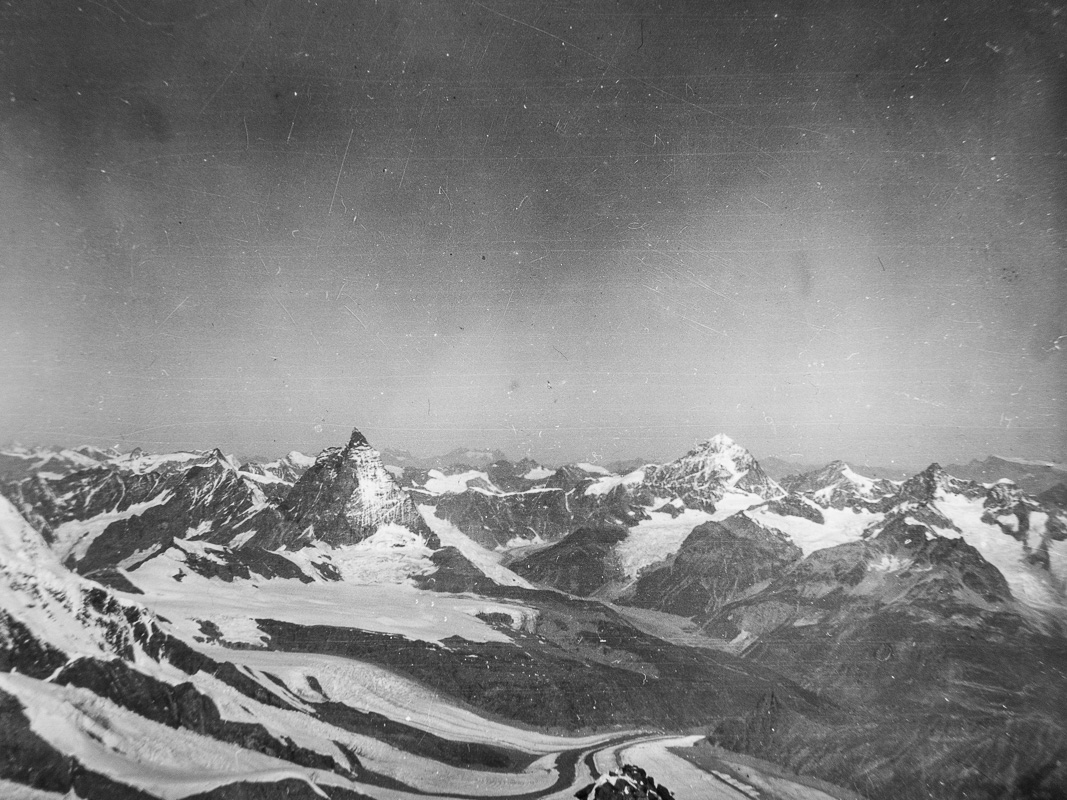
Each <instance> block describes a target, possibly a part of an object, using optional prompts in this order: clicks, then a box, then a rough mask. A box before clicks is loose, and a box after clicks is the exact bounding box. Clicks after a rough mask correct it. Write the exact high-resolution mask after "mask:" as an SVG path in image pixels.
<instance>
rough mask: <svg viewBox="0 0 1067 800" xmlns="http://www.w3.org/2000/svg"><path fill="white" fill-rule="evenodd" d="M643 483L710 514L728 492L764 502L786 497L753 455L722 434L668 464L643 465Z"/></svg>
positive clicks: (783, 491)
mask: <svg viewBox="0 0 1067 800" xmlns="http://www.w3.org/2000/svg"><path fill="white" fill-rule="evenodd" d="M644 484H645V485H646V486H647V487H648V488H650V489H651V490H652V491H654V492H657V493H659V494H663V495H666V496H669V497H679V498H681V499H682V501H683V502H685V504H686V505H687V506H689V507H690V508H703V509H704V510H707V511H709V512H712V511H714V510H715V504H716V503H718V502H719V501H720V500H722V498H723V495H724V494H725V493H726V492H727V491H734V492H748V493H750V494H756V495H759V496H760V497H762V498H764V499H767V500H770V499H773V498H775V497H781V496H783V495H784V494H785V490H784V489H782V487H781V486H779V485H778V483H777V482H775V481H774V480H772V479H771V478H769V477H768V476H767V474H766V473H765V472H764V471H763V469H762V468H761V467H760V465H759V463H758V462H757V461H756V459H755V458H753V456H752V454H751V453H749V452H748V451H747V450H745V448H743V447H741V446H740V445H739V444H737V443H735V442H734V441H733V440H732V439H731V438H730V437H729V436H726V435H725V434H718V435H717V436H714V437H712V438H711V439H708V440H707V441H706V442H704V443H702V444H700V445H698V446H697V447H694V448H693V449H692V450H690V451H689V452H688V453H686V454H685V455H684V456H682V457H681V458H678V459H676V460H675V461H672V462H670V463H668V464H659V465H657V464H650V465H648V466H646V467H645V468H644Z"/></svg>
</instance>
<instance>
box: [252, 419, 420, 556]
mask: <svg viewBox="0 0 1067 800" xmlns="http://www.w3.org/2000/svg"><path fill="white" fill-rule="evenodd" d="M250 524H251V525H252V526H253V527H255V526H261V527H262V529H260V530H256V532H255V533H254V534H253V535H252V537H251V538H250V539H249V540H248V544H250V545H253V546H258V547H264V548H267V549H275V548H277V547H279V546H285V547H288V548H293V547H294V545H296V544H297V543H298V542H302V541H312V540H314V541H321V542H324V543H326V544H328V545H333V546H338V545H347V544H357V543H358V542H361V541H363V540H364V539H366V538H368V537H370V536H372V535H373V534H374V533H375V532H376V531H377V530H378V529H379V528H381V527H382V526H383V525H399V526H402V527H405V528H408V529H409V530H411V531H412V532H413V533H415V534H417V535H419V536H421V537H422V538H424V539H425V540H426V542H427V544H428V545H429V546H430V547H436V546H437V539H436V537H435V536H434V534H433V532H432V531H431V530H430V529H429V528H428V527H427V525H426V523H425V521H423V518H422V516H421V515H420V514H419V512H418V510H417V509H416V508H415V504H414V503H413V502H412V500H411V498H410V497H409V496H408V494H407V493H406V492H405V491H404V490H403V489H401V488H400V486H399V485H398V484H397V482H396V480H395V479H394V478H393V476H392V475H391V474H390V473H389V471H388V470H386V468H385V465H384V464H382V459H381V456H380V455H379V453H378V451H376V450H375V449H374V448H372V447H371V446H370V443H369V442H368V441H367V439H366V437H364V436H363V434H362V433H360V432H359V431H358V430H354V431H353V432H352V436H351V437H350V439H349V441H348V444H347V445H345V446H344V447H331V448H327V449H326V450H323V451H322V453H320V454H319V456H318V458H316V459H315V463H314V464H313V465H312V466H310V467H308V469H307V470H306V471H305V472H304V473H303V475H301V476H300V479H299V480H297V482H296V483H295V484H294V485H293V488H292V490H291V491H290V492H289V493H288V495H286V497H285V500H283V501H282V502H281V503H280V504H279V506H278V508H277V511H276V512H275V511H274V509H271V510H270V511H268V512H267V513H264V514H261V515H260V518H259V519H257V520H255V521H253V522H251V523H250Z"/></svg>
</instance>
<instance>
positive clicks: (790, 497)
mask: <svg viewBox="0 0 1067 800" xmlns="http://www.w3.org/2000/svg"><path fill="white" fill-rule="evenodd" d="M763 507H764V508H766V509H767V510H768V511H770V512H771V513H774V514H780V515H782V516H783V517H801V518H803V519H807V520H811V521H812V522H815V523H817V524H819V525H824V524H825V523H826V518H825V517H824V516H823V515H822V512H821V511H819V509H818V508H817V507H816V506H815V505H813V504H812V503H810V502H807V501H805V500H804V499H803V498H801V497H798V496H797V495H795V494H787V495H786V496H785V497H780V498H778V499H777V500H771V501H770V502H769V503H766V504H765V505H764V506H763Z"/></svg>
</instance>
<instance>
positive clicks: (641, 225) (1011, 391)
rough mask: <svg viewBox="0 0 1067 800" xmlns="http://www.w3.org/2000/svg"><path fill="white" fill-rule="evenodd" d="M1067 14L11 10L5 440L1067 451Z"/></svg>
mask: <svg viewBox="0 0 1067 800" xmlns="http://www.w3.org/2000/svg"><path fill="white" fill-rule="evenodd" d="M1065 25H1067V7H1065V6H1064V5H1063V4H1062V3H1059V2H1053V3H1046V2H1018V3H1010V2H1003V1H1002V0H995V1H994V0H949V2H921V3H908V4H903V3H899V4H898V3H894V2H892V1H890V2H885V0H878V1H877V2H873V1H871V2H867V1H865V0H855V1H850V2H844V0H821V1H820V2H816V1H814V0H813V1H811V2H806V1H804V0H794V1H793V2H784V0H782V1H781V2H777V1H776V0H754V1H753V0H734V1H732V2H713V1H712V0H700V1H699V2H696V1H694V2H681V1H679V2H670V3H668V2H663V3H655V2H648V1H647V0H628V1H627V2H606V1H604V0H585V1H583V2H562V1H561V0H556V1H555V2H542V1H541V0H521V1H520V0H456V1H455V2H447V1H446V0H441V2H415V1H414V0H377V2H374V1H373V0H337V2H327V1H326V0H285V1H283V0H270V1H269V2H268V0H152V2H148V1H147V0H145V1H144V2H137V0H123V1H122V2H121V3H120V2H118V0H82V2H80V3H79V2H78V1H77V0H69V2H67V1H64V2H46V1H45V0H22V2H18V3H8V4H5V6H4V7H3V8H2V9H0V71H2V73H0V78H2V82H0V86H2V90H0V92H2V93H0V235H2V239H0V242H2V245H3V246H2V248H0V376H2V380H0V441H2V442H10V441H17V442H20V443H22V444H25V445H34V444H61V445H67V446H73V445H78V444H95V445H117V446H118V447H119V448H120V449H122V450H129V449H131V448H133V447H137V446H140V447H143V448H145V449H147V450H150V451H157V452H158V451H167V450H174V449H183V448H184V449H194V448H195V449H202V448H210V447H214V446H218V447H221V448H222V449H223V450H226V451H228V452H234V453H237V454H240V455H244V456H251V455H257V456H263V457H275V456H278V455H281V454H284V453H286V452H288V451H289V450H292V449H296V450H300V451H303V452H307V453H315V452H317V451H318V450H320V449H322V448H323V447H327V446H332V445H337V444H342V443H344V441H346V440H347V436H348V433H349V431H350V430H351V429H352V428H353V427H358V428H359V429H361V430H362V431H363V432H364V433H365V434H366V435H367V436H368V437H369V438H370V440H371V442H372V443H373V444H375V445H376V446H377V447H379V448H385V447H391V448H404V449H408V450H411V451H412V452H414V453H415V454H418V455H433V454H438V453H443V452H445V451H447V450H449V449H452V448H454V447H457V446H468V447H492V448H500V449H502V450H504V451H505V452H506V453H508V454H509V455H510V456H512V457H514V458H518V457H520V456H527V455H528V456H532V457H534V458H538V459H540V460H542V461H545V462H549V463H560V462H563V461H573V460H594V461H607V460H611V459H618V458H631V457H640V458H647V459H649V460H665V459H670V458H674V457H676V456H678V455H680V454H681V453H683V452H685V451H686V450H687V449H689V448H690V447H692V446H693V445H694V443H696V442H698V441H700V440H703V439H706V438H708V437H710V436H712V435H714V434H716V433H719V432H724V433H727V434H729V435H730V436H731V437H733V438H734V439H735V440H736V441H738V442H739V443H741V444H743V445H744V446H746V447H747V448H748V449H749V450H751V451H752V452H753V453H755V454H756V455H757V457H759V456H772V455H773V456H777V457H780V458H786V459H792V460H795V461H801V462H805V463H825V462H826V461H829V460H831V459H834V458H844V459H846V460H849V461H850V462H852V463H855V464H865V463H866V464H872V465H884V466H893V465H896V466H906V467H916V468H921V467H922V466H925V465H926V464H928V463H930V462H931V461H939V462H941V463H943V464H947V463H953V462H955V463H960V462H965V461H967V460H969V459H971V458H981V457H984V456H985V455H986V454H990V453H996V454H999V455H1003V456H1008V457H1020V458H1034V459H1042V460H1049V461H1057V462H1061V461H1067V429H1065V427H1064V418H1065V412H1067V372H1065V369H1064V350H1067V302H1065V301H1067V258H1065V252H1067V249H1065V247H1067V169H1065V167H1067V155H1065V154H1067V139H1065V137H1067V56H1065V53H1067V27H1065ZM3 94H7V97H4V96H3Z"/></svg>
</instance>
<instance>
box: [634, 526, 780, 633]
mask: <svg viewBox="0 0 1067 800" xmlns="http://www.w3.org/2000/svg"><path fill="white" fill-rule="evenodd" d="M800 556H801V552H800V550H799V548H797V547H796V546H795V545H793V544H792V543H790V542H789V541H788V540H787V539H786V538H785V537H784V536H782V534H780V533H778V532H777V531H772V530H769V529H767V528H764V527H762V526H761V525H758V524H757V523H755V522H753V521H752V520H751V519H749V518H748V517H746V516H745V515H744V514H736V515H734V516H733V517H730V518H728V519H727V520H725V521H724V522H721V523H719V522H706V523H704V524H703V525H699V526H697V527H696V528H694V529H693V531H692V533H690V534H689V536H687V537H686V539H685V541H683V542H682V545H681V547H679V549H678V551H677V552H676V553H674V554H673V555H671V556H670V557H669V558H667V560H666V561H664V562H663V563H662V564H661V565H652V566H651V567H648V568H646V569H645V570H644V571H643V572H642V574H641V576H640V577H639V578H638V580H637V583H636V585H635V586H634V588H633V589H632V590H631V591H630V592H629V593H628V594H627V596H626V597H625V598H623V599H621V600H620V601H619V602H623V603H626V604H628V605H634V606H640V607H642V608H651V609H655V610H657V611H666V612H669V613H672V614H678V615H681V616H685V617H697V618H699V619H707V618H708V617H710V616H712V615H713V614H714V613H715V612H717V611H718V610H719V609H720V608H722V607H723V606H724V605H725V604H727V603H729V602H730V601H731V600H733V599H735V598H737V597H739V596H740V595H742V594H743V593H744V592H745V591H746V590H748V589H749V588H750V587H752V586H753V585H754V584H757V583H759V582H760V581H764V580H767V579H768V578H771V577H773V576H776V575H778V574H779V573H780V572H781V571H782V570H783V569H784V568H785V567H786V566H788V565H789V564H791V563H793V562H795V561H797V560H798V559H799V558H800Z"/></svg>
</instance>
